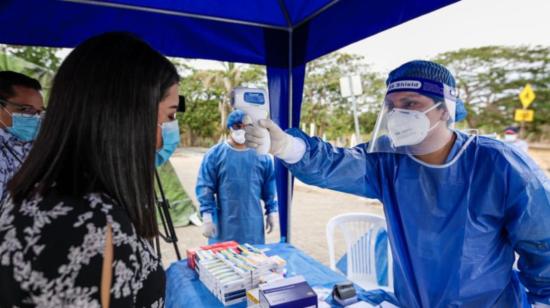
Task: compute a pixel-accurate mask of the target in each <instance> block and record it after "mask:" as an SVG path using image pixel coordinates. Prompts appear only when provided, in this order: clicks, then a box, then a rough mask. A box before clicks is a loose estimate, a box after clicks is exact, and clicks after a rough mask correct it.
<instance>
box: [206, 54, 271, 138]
mask: <svg viewBox="0 0 550 308" xmlns="http://www.w3.org/2000/svg"><path fill="white" fill-rule="evenodd" d="M222 65H223V70H204V71H200V72H198V74H197V76H198V77H199V79H200V80H201V82H202V84H203V86H204V87H205V88H206V89H212V88H217V89H219V90H220V91H222V95H221V97H222V99H221V100H220V101H219V102H218V109H219V111H220V115H221V121H220V131H224V129H225V123H226V121H227V116H228V115H229V113H230V112H231V91H232V90H233V89H234V88H235V87H238V86H243V85H245V84H255V85H258V84H261V81H262V80H263V79H264V76H265V73H264V70H263V68H262V67H260V66H257V65H252V66H244V65H237V64H236V63H232V62H223V63H222Z"/></svg>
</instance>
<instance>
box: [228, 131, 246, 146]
mask: <svg viewBox="0 0 550 308" xmlns="http://www.w3.org/2000/svg"><path fill="white" fill-rule="evenodd" d="M245 133H246V132H245V131H244V129H231V139H233V141H235V142H236V143H238V144H244V142H245V141H246V140H245V137H244V135H245Z"/></svg>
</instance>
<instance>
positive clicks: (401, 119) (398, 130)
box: [388, 102, 441, 147]
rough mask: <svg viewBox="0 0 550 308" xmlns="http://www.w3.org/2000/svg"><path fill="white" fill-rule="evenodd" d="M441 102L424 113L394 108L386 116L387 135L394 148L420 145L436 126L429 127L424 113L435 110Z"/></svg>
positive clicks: (428, 121) (428, 120)
mask: <svg viewBox="0 0 550 308" xmlns="http://www.w3.org/2000/svg"><path fill="white" fill-rule="evenodd" d="M439 105H441V102H439V103H437V104H435V105H433V106H432V107H430V108H429V109H428V110H426V111H416V110H407V109H400V108H394V109H393V110H392V111H390V113H389V114H388V133H389V136H390V138H391V141H392V144H393V146H394V147H401V146H409V145H416V144H419V143H421V142H422V141H423V140H424V139H426V137H427V136H428V133H429V132H430V131H431V130H432V129H434V128H435V127H436V126H437V125H438V124H439V122H440V121H438V122H437V124H436V125H434V126H433V127H430V119H429V118H428V117H427V116H426V113H428V112H430V111H432V110H433V109H435V108H437V106H439Z"/></svg>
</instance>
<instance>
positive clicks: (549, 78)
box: [434, 46, 550, 139]
mask: <svg viewBox="0 0 550 308" xmlns="http://www.w3.org/2000/svg"><path fill="white" fill-rule="evenodd" d="M434 60H435V61H437V62H439V63H441V64H443V65H445V66H447V67H449V68H450V69H451V70H453V71H454V73H455V76H456V78H457V82H458V88H459V94H460V96H461V97H462V99H463V100H464V102H465V105H466V108H467V110H468V111H469V113H468V117H467V124H468V126H469V127H471V128H478V129H481V130H483V131H485V132H500V131H502V129H503V128H504V127H505V126H507V125H510V124H512V123H513V121H514V111H515V109H518V108H522V106H521V104H520V102H519V99H518V94H519V92H520V91H521V89H522V88H523V87H524V86H525V84H527V83H530V84H531V85H532V86H533V89H534V91H535V93H536V95H537V99H536V100H535V102H534V103H533V104H532V105H531V106H530V108H531V109H534V110H535V121H534V122H533V123H531V124H528V125H527V126H526V128H527V132H528V133H529V135H530V137H531V138H533V139H538V138H542V137H543V135H544V132H548V130H550V48H549V47H544V46H535V47H530V46H519V47H504V46H487V47H480V48H471V49H460V50H457V51H451V52H446V53H443V54H440V55H438V56H437V57H436V58H435V59H434Z"/></svg>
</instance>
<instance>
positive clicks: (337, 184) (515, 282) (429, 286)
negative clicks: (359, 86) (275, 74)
mask: <svg viewBox="0 0 550 308" xmlns="http://www.w3.org/2000/svg"><path fill="white" fill-rule="evenodd" d="M386 84H387V87H388V88H387V94H386V96H385V100H384V102H383V103H382V108H381V112H380V115H379V118H378V121H377V123H376V125H375V130H374V131H373V133H372V139H371V140H370V141H369V142H368V143H367V144H361V145H358V146H356V147H354V148H338V147H334V146H332V145H330V144H329V143H326V142H323V141H322V140H321V139H319V138H312V137H310V136H308V135H306V134H305V133H303V132H302V131H300V130H298V129H290V130H287V132H283V131H282V130H281V129H280V128H279V127H278V126H277V125H276V124H275V123H273V122H272V121H271V120H262V121H260V125H261V126H263V127H265V128H267V129H268V131H269V134H270V137H271V149H270V153H272V154H274V155H275V156H276V157H278V158H280V159H281V160H283V162H284V163H285V165H286V166H287V167H288V169H289V170H290V171H291V173H292V174H293V175H294V176H295V177H297V178H299V179H300V180H301V181H303V182H305V183H307V184H311V185H316V186H319V187H322V188H328V189H333V190H337V191H342V192H347V193H351V194H355V195H358V196H364V197H368V198H376V199H378V200H380V201H381V202H382V203H383V205H384V212H385V216H386V219H387V223H388V234H389V239H390V243H391V249H392V254H393V259H394V260H393V264H394V290H395V295H396V298H397V299H398V301H399V303H400V304H401V305H402V306H404V307H530V304H534V305H535V306H537V307H545V305H549V304H550V180H549V179H548V178H547V177H546V176H545V175H544V173H543V171H542V170H541V169H540V168H539V167H538V166H537V165H536V164H535V162H533V161H532V160H531V159H530V158H529V157H528V156H527V155H526V154H525V153H523V152H521V151H519V150H517V149H515V148H513V147H509V146H507V145H506V144H504V143H502V142H500V141H498V140H494V139H490V138H486V137H482V136H477V135H476V134H467V133H464V132H460V131H458V130H455V129H454V123H455V122H457V121H460V120H462V119H463V118H464V117H465V116H466V111H465V109H464V103H463V102H462V101H461V100H460V99H459V98H458V96H457V91H456V84H455V79H454V77H453V76H452V74H451V73H450V72H449V71H448V70H447V69H446V68H445V67H443V66H441V65H439V64H436V63H433V62H429V61H418V60H417V61H411V62H408V63H405V64H403V65H402V66H400V67H398V68H396V69H395V70H393V71H392V72H391V73H390V74H389V77H388V79H387V81H386ZM261 137H262V132H261V131H260V130H258V129H255V128H254V127H247V128H246V135H245V138H246V140H247V141H246V144H247V145H248V146H249V147H251V148H255V147H257V146H259V145H261V144H262V138H261ZM515 254H517V255H518V256H519V260H518V269H519V272H516V271H514V270H513V265H514V261H515Z"/></svg>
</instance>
